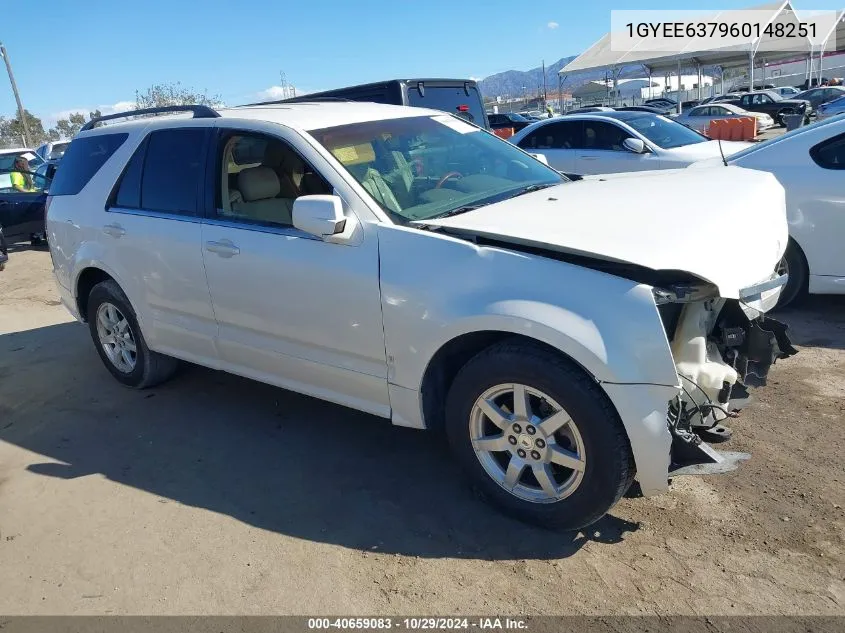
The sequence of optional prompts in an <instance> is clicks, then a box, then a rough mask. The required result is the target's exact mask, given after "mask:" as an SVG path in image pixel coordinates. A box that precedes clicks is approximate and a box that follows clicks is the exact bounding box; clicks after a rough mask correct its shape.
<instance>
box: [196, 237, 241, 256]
mask: <svg viewBox="0 0 845 633" xmlns="http://www.w3.org/2000/svg"><path fill="white" fill-rule="evenodd" d="M205 250H207V251H208V252H209V253H217V254H218V255H219V256H220V257H226V258H229V257H234V256H235V255H238V254H239V253H240V252H241V249H239V248H238V247H237V246H235V245H234V244H232V242H230V241H229V240H220V241H219V242H206V243H205Z"/></svg>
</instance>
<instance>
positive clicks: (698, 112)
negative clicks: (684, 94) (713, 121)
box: [689, 107, 710, 116]
mask: <svg viewBox="0 0 845 633" xmlns="http://www.w3.org/2000/svg"><path fill="white" fill-rule="evenodd" d="M708 114H710V108H707V107H704V108H693V109H692V110H690V112H689V116H707V115H708Z"/></svg>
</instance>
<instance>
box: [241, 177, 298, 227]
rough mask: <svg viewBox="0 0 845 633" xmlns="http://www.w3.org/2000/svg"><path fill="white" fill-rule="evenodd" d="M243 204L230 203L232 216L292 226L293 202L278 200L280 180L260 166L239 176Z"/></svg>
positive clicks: (286, 199) (291, 200)
mask: <svg viewBox="0 0 845 633" xmlns="http://www.w3.org/2000/svg"><path fill="white" fill-rule="evenodd" d="M238 191H240V192H241V196H242V197H243V201H242V202H238V201H235V202H232V212H233V213H235V214H237V215H241V216H245V217H247V218H250V219H252V220H258V221H261V222H274V223H276V224H287V225H292V224H293V220H292V211H293V199H291V198H277V197H276V196H278V195H279V193H280V192H281V184H280V183H279V176H278V175H277V174H276V172H275V171H273V170H272V169H271V168H270V167H266V166H264V165H261V166H259V167H250V168H249V169H244V170H243V171H242V172H240V173H239V174H238Z"/></svg>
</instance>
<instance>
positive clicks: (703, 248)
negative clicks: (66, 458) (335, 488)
mask: <svg viewBox="0 0 845 633" xmlns="http://www.w3.org/2000/svg"><path fill="white" fill-rule="evenodd" d="M173 110H179V111H181V114H174V113H173V112H171V111H173ZM162 113H165V114H167V115H168V116H152V115H155V114H158V115H161V114H162ZM191 114H192V115H193V116H192V117H191V116H187V115H191ZM142 115H143V116H142ZM147 115H149V116H147ZM127 116H131V117H132V118H133V120H131V121H128V122H123V123H116V121H117V120H118V119H120V118H126V117H127ZM702 186H706V187H707V188H708V189H711V190H715V189H718V190H719V191H720V192H721V193H722V194H723V196H724V199H725V200H729V201H730V203H729V204H722V205H718V206H717V207H715V208H714V207H713V206H712V205H710V204H709V203H708V202H707V200H705V199H703V198H702V199H700V200H693V201H692V202H691V203H690V204H689V205H688V208H687V209H686V210H685V212H684V213H683V214H681V215H679V214H678V213H677V212H676V211H675V209H674V207H673V206H672V205H668V206H667V205H654V204H652V194H653V192H654V191H660V192H661V193H662V195H664V196H666V197H667V198H669V199H676V198H677V197H679V196H681V195H682V192H689V191H697V190H700V189H701V188H702ZM737 211H741V212H737ZM47 215H48V231H49V239H50V252H51V255H52V258H53V264H54V268H55V275H56V279H57V281H58V287H59V290H60V293H61V297H62V301H63V303H64V304H65V306H67V308H68V310H70V312H72V313H73V315H74V316H76V317H77V318H78V319H79V320H80V321H83V322H86V323H87V324H88V327H89V329H90V334H91V337H92V338H93V341H94V344H95V346H96V348H97V351H98V352H99V354H100V356H101V358H102V360H103V362H104V363H105V366H106V367H107V368H108V370H109V371H110V372H111V373H112V375H113V376H114V377H115V378H116V379H117V380H119V381H120V382H121V383H123V384H125V385H127V386H129V387H135V388H144V387H151V386H153V385H155V384H157V383H160V382H161V381H163V380H166V379H167V378H169V377H170V376H171V375H172V374H173V372H174V369H175V368H176V366H177V363H178V361H179V360H184V361H189V362H192V363H198V364H200V365H204V366H206V367H211V368H215V369H220V370H224V371H227V372H232V373H234V374H239V375H242V376H247V377H250V378H254V379H256V380H260V381H263V382H266V383H270V384H273V385H277V386H280V387H284V388H286V389H290V390H293V391H297V392H301V393H305V394H309V395H312V396H316V397H318V398H323V399H326V400H330V401H332V402H337V403H340V404H343V405H347V406H349V407H353V408H356V409H360V410H362V411H366V412H369V413H372V414H374V415H377V416H381V417H384V418H388V419H390V420H392V422H393V423H394V424H398V425H403V426H409V427H416V428H430V429H431V428H433V429H444V430H445V432H446V433H445V434H446V436H447V437H448V441H449V443H450V445H451V448H452V449H453V452H454V454H455V456H456V458H457V459H458V461H459V462H460V463H461V465H462V466H463V467H464V468H465V470H466V472H467V473H468V475H469V477H470V478H471V479H472V481H473V482H474V484H475V485H476V486H477V488H478V489H479V490H480V491H481V492H482V494H484V495H485V496H486V497H487V498H488V499H489V500H490V501H492V502H493V503H495V504H496V505H497V506H498V507H500V508H501V509H503V510H505V511H506V512H508V513H510V514H512V515H514V516H516V517H518V518H520V519H522V520H525V521H529V522H533V523H536V524H540V525H544V526H547V527H555V528H563V529H574V528H580V527H583V526H586V525H588V524H590V523H592V522H593V521H596V520H597V519H598V518H600V517H601V516H602V515H603V514H604V513H606V512H607V511H608V509H609V508H611V507H612V506H613V505H614V503H616V501H617V500H618V499H619V498H620V497H621V496H622V495H623V494H624V493H625V492H626V491H627V490H628V488H629V487H630V486H631V484H632V482H633V481H634V480H636V481H637V482H638V483H639V488H640V489H641V491H642V493H643V494H645V495H653V494H657V493H660V492H663V491H665V490H666V489H667V488H668V481H669V477H670V476H673V475H675V474H683V473H690V472H699V473H700V472H717V471H723V470H727V469H730V468H733V467H735V464H736V462H737V460H738V459H739V458H741V457H743V455H741V454H736V453H720V452H718V451H715V450H713V449H712V448H711V447H710V446H709V444H707V443H705V442H703V441H702V439H701V438H702V437H707V438H717V437H718V434H719V433H723V434H724V433H725V431H726V429H725V427H723V426H721V422H722V421H723V420H724V419H725V418H726V417H728V416H729V415H731V414H732V412H733V411H734V410H735V409H736V408H738V407H739V406H741V399H742V397H743V396H744V395H745V386H748V385H752V386H756V385H760V384H762V383H763V382H764V381H765V376H766V374H767V372H768V370H769V367H770V365H771V364H772V363H773V362H774V360H775V359H777V358H781V357H784V356H788V355H790V354H792V353H794V350H793V349H792V347H791V346H790V344H789V340H788V338H787V336H786V333H785V327H784V326H783V325H781V324H780V323H778V322H777V321H775V320H772V319H769V318H767V317H766V318H764V316H763V313H764V312H765V311H766V310H768V309H769V308H770V307H771V306H773V305H774V304H775V303H776V302H777V299H778V295H779V292H780V288H781V287H782V285H783V283H784V282H785V277H782V276H781V277H778V276H776V275H774V274H773V272H772V271H773V270H774V269H775V265H776V263H777V262H778V260H779V259H780V258H781V256H782V255H783V252H784V249H785V248H786V244H787V225H786V218H785V213H784V193H783V189H782V187H781V186H780V185H779V184H778V183H777V181H776V180H775V179H774V177H773V176H771V175H769V174H765V173H761V172H754V171H748V170H744V169H740V168H733V167H731V168H724V167H723V168H721V169H713V170H712V172H707V173H705V172H704V171H702V170H683V171H678V172H667V173H656V174H641V175H638V176H637V177H636V178H608V179H594V180H583V181H580V182H569V181H567V179H566V178H565V177H563V176H561V175H560V174H559V173H558V172H556V171H554V170H552V169H550V168H549V167H547V166H546V165H544V164H543V163H542V162H540V161H538V160H537V159H535V158H533V157H531V156H530V155H528V154H526V153H525V152H523V151H522V150H521V149H518V148H517V147H514V146H513V145H511V144H510V143H507V142H506V141H503V140H501V139H499V138H497V137H495V136H494V135H492V134H490V133H488V132H486V131H484V130H482V129H479V128H477V127H475V126H473V125H471V124H469V123H467V122H465V121H463V120H461V119H459V118H457V117H454V116H451V115H449V114H444V113H443V112H438V111H434V110H423V109H417V108H408V107H398V106H387V105H375V104H365V103H337V102H313V103H298V104H289V105H279V106H273V107H268V106H262V107H243V108H231V109H225V110H219V111H215V110H211V109H209V108H206V107H201V106H188V107H183V108H163V109H162V108H159V109H154V110H152V111H139V112H135V113H128V114H121V115H113V116H109V117H103V119H100V120H97V121H94V122H92V123H89V124H88V125H86V128H85V129H84V130H83V131H82V132H81V133H80V134H79V135H78V136H77V137H76V138H75V139H74V141H73V142H72V143H71V145H70V147H69V148H68V150H67V153H66V154H65V156H64V158H63V161H62V168H61V169H60V170H58V172H57V174H56V179H55V180H54V181H53V185H52V187H51V190H50V198H49V200H48V212H47ZM728 225H729V226H730V227H731V232H732V234H741V235H742V236H743V244H742V248H741V249H733V250H732V251H731V254H730V256H727V255H726V254H725V252H724V250H723V249H718V248H714V245H716V244H718V242H719V240H720V239H722V227H724V226H728Z"/></svg>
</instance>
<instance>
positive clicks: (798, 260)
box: [777, 240, 808, 308]
mask: <svg viewBox="0 0 845 633" xmlns="http://www.w3.org/2000/svg"><path fill="white" fill-rule="evenodd" d="M783 262H784V263H786V267H787V270H788V271H789V280H788V281H787V282H786V286H784V288H783V291H782V292H781V293H780V298H779V299H778V303H777V307H779V308H783V307H785V306H788V305H789V304H791V303H793V302H796V301H797V300H799V299H800V298H801V297H803V296H804V294H806V292H807V277H808V268H807V260H806V259H805V258H804V253H802V252H801V249H800V248H799V247H798V245H797V244H796V243H795V242H793V241H792V240H789V243H788V244H787V245H786V252H785V253H784V254H783Z"/></svg>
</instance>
